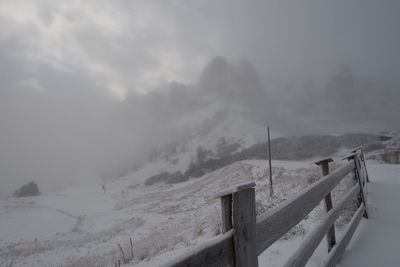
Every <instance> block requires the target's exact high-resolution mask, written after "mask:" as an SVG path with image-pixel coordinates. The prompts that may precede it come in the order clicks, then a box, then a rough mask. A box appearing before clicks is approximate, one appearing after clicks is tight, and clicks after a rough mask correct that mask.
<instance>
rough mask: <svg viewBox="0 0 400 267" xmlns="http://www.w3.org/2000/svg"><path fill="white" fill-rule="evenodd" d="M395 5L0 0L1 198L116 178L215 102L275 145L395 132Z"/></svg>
mask: <svg viewBox="0 0 400 267" xmlns="http://www.w3.org/2000/svg"><path fill="white" fill-rule="evenodd" d="M399 8H400V4H399V3H398V2H397V1H344V0H340V1H330V2H329V3H328V2H323V1H311V0H310V1H301V2H300V1H230V0H229V1H228V0H221V1H195V0H189V1H187V0H186V1H179V0H177V1H161V0H160V1H85V2H84V3H82V1H67V2H65V1H44V0H43V1H38V0H37V1H0V81H1V84H0V194H11V193H12V191H13V190H15V189H17V187H19V186H20V185H22V184H23V183H25V182H28V181H30V180H35V181H37V182H38V184H39V186H40V189H41V190H44V191H51V190H55V189H58V188H63V187H66V186H69V185H71V184H75V183H79V182H81V181H82V179H89V178H91V177H100V178H101V179H106V178H112V177H117V176H119V175H124V174H125V173H126V172H129V171H130V170H132V169H134V168H135V166H136V165H137V164H139V163H140V162H141V161H142V160H143V159H145V158H146V157H147V154H148V152H149V150H150V149H151V148H154V147H158V146H161V145H163V144H167V143H168V142H170V141H179V139H180V138H181V136H183V135H184V134H185V133H184V132H183V131H182V128H184V125H179V118H180V117H181V116H183V115H184V114H187V113H190V112H192V111H193V110H196V109H201V108H204V107H205V106H206V104H207V103H208V102H207V101H209V100H207V99H213V98H224V99H227V101H228V102H229V101H230V102H232V103H234V104H237V103H240V104H242V105H244V106H246V107H248V108H249V109H250V111H251V113H252V114H253V115H252V119H254V120H255V121H257V122H259V123H265V124H266V123H268V124H270V125H272V126H273V127H274V129H276V130H277V131H279V132H280V133H282V134H285V135H293V134H305V133H342V132H356V131H366V132H382V131H387V130H392V129H400V122H399V121H398V119H397V116H398V114H399V113H400V108H399V105H398V99H399V96H400V90H399V85H400V80H399V77H400V73H399V72H400V53H399V47H400V35H399V33H398V25H400V17H399V16H398V11H399V10H400V9H399Z"/></svg>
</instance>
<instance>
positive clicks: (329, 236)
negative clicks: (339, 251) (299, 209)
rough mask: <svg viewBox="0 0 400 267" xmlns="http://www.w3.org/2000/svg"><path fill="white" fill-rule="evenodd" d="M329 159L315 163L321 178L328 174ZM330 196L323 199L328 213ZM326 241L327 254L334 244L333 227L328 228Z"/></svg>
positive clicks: (330, 207)
mask: <svg viewBox="0 0 400 267" xmlns="http://www.w3.org/2000/svg"><path fill="white" fill-rule="evenodd" d="M332 161H333V160H332V159H331V158H327V159H322V160H320V161H317V162H315V164H317V165H318V166H321V170H322V176H326V175H328V174H329V162H332ZM332 206H333V205H332V195H331V193H330V192H329V194H328V195H326V197H325V210H326V212H329V211H330V210H331V209H332ZM326 241H327V242H328V252H330V251H331V249H332V248H333V246H334V245H335V244H336V234H335V225H332V227H331V228H329V230H328V233H327V234H326Z"/></svg>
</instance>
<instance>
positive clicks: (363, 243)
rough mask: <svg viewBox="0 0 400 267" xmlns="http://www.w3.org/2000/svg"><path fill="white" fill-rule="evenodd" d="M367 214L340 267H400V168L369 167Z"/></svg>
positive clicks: (386, 165) (368, 165)
mask: <svg viewBox="0 0 400 267" xmlns="http://www.w3.org/2000/svg"><path fill="white" fill-rule="evenodd" d="M367 168H368V172H369V176H370V178H371V182H370V183H369V185H368V202H367V204H368V211H369V216H370V218H369V219H368V220H365V219H363V220H362V221H361V224H360V227H359V228H358V229H357V231H356V233H355V236H354V237H353V240H352V241H351V243H350V244H349V246H348V248H347V249H346V252H345V254H344V256H343V258H342V261H341V263H340V264H338V265H337V266H338V267H357V266H363V267H369V266H370V267H380V266H385V267H398V266H400V165H389V164H374V163H369V162H368V163H367Z"/></svg>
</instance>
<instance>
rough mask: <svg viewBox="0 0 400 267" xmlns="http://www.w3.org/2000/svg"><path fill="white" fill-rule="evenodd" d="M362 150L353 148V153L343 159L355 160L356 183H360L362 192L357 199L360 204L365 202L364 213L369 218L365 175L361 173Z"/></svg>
mask: <svg viewBox="0 0 400 267" xmlns="http://www.w3.org/2000/svg"><path fill="white" fill-rule="evenodd" d="M361 153H362V151H358V149H356V150H353V153H352V154H350V155H348V156H346V157H345V158H343V159H347V160H348V161H350V160H353V161H354V178H353V180H354V183H358V184H359V185H360V193H359V194H358V196H357V201H358V206H361V205H363V204H364V215H363V217H364V218H366V219H368V211H367V199H366V196H365V194H364V186H365V184H364V183H363V181H362V179H364V178H365V177H361V176H362V175H363V174H362V173H361V158H360V154H361Z"/></svg>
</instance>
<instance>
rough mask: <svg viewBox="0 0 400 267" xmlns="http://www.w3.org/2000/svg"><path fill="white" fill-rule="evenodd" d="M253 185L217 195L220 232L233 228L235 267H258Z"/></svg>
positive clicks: (237, 187)
mask: <svg viewBox="0 0 400 267" xmlns="http://www.w3.org/2000/svg"><path fill="white" fill-rule="evenodd" d="M254 187H255V183H247V184H241V185H238V186H235V187H232V188H229V189H227V190H224V191H222V192H220V193H218V194H217V196H218V197H220V198H221V208H222V229H221V230H222V232H223V233H225V232H227V231H229V230H230V229H232V228H233V231H234V237H233V239H234V250H235V251H234V252H235V253H234V254H235V267H258V257H257V243H256V202H255V189H254Z"/></svg>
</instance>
